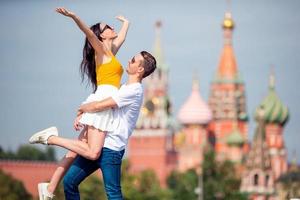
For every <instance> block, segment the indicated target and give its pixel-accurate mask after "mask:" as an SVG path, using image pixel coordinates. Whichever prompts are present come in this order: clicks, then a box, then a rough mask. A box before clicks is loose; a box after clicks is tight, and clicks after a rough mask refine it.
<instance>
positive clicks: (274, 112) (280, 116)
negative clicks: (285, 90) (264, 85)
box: [255, 74, 289, 125]
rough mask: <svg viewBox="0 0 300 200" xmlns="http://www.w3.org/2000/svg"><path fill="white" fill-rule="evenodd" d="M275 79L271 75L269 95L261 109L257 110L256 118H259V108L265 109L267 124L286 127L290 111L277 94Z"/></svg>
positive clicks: (260, 106)
mask: <svg viewBox="0 0 300 200" xmlns="http://www.w3.org/2000/svg"><path fill="white" fill-rule="evenodd" d="M274 82H275V78H274V75H273V74H271V75H270V84H269V94H268V95H267V96H266V97H265V98H264V100H263V101H262V103H261V104H260V105H259V107H258V108H257V109H256V110H255V118H256V119H257V117H258V111H259V108H263V109H264V120H265V122H266V123H276V124H281V125H284V124H285V123H286V122H287V120H288V118H289V110H288V108H287V106H285V105H284V104H283V103H282V102H281V100H280V99H279V98H278V96H277V94H276V92H275V86H274V85H275V83H274Z"/></svg>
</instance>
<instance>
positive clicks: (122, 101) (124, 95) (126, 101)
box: [112, 86, 139, 108]
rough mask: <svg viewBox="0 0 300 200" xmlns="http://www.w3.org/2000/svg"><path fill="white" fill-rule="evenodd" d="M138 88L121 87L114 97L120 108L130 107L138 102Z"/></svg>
mask: <svg viewBox="0 0 300 200" xmlns="http://www.w3.org/2000/svg"><path fill="white" fill-rule="evenodd" d="M138 91H139V90H138V88H136V87H126V86H125V87H121V88H120V90H119V91H118V92H117V93H116V94H115V95H113V96H112V98H113V100H114V101H115V102H116V104H117V105H118V107H119V108H121V107H123V106H127V105H130V104H132V103H134V102H135V101H136V98H137V97H138V95H139V92H138Z"/></svg>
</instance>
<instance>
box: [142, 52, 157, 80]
mask: <svg viewBox="0 0 300 200" xmlns="http://www.w3.org/2000/svg"><path fill="white" fill-rule="evenodd" d="M141 55H142V56H143V58H144V62H143V67H144V74H143V78H146V77H147V76H149V75H150V74H152V72H154V70H155V69H156V60H155V58H154V57H153V56H152V55H151V54H150V53H148V52H147V51H141Z"/></svg>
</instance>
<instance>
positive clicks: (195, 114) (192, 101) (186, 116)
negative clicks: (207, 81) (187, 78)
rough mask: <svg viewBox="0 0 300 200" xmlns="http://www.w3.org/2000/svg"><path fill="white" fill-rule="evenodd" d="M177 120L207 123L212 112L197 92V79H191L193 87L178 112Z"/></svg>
mask: <svg viewBox="0 0 300 200" xmlns="http://www.w3.org/2000/svg"><path fill="white" fill-rule="evenodd" d="M177 117H178V120H179V122H181V123H182V124H207V123H208V122H209V121H210V120H211V118H212V113H211V110H210V108H209V107H208V105H207V104H206V102H205V101H204V100H203V99H202V97H201V96H200V93H199V86H198V81H197V80H194V81H193V89H192V93H191V95H190V96H189V98H188V99H187V100H186V101H185V103H184V104H183V106H182V107H181V108H180V110H179V113H178V116H177Z"/></svg>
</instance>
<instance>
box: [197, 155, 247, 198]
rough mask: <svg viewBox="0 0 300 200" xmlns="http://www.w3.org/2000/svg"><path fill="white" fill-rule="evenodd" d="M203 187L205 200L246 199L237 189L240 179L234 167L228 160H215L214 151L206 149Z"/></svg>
mask: <svg viewBox="0 0 300 200" xmlns="http://www.w3.org/2000/svg"><path fill="white" fill-rule="evenodd" d="M202 167H203V187H204V188H203V189H204V199H205V200H216V199H230V200H243V199H245V200H246V199H247V196H246V194H243V193H241V192H240V191H239V189H240V179H239V178H238V177H236V174H235V173H234V172H235V168H234V165H233V163H231V162H230V161H225V162H216V160H215V153H214V151H208V152H206V153H205V155H204V161H203V166H202Z"/></svg>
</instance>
